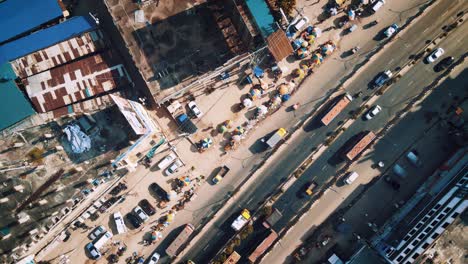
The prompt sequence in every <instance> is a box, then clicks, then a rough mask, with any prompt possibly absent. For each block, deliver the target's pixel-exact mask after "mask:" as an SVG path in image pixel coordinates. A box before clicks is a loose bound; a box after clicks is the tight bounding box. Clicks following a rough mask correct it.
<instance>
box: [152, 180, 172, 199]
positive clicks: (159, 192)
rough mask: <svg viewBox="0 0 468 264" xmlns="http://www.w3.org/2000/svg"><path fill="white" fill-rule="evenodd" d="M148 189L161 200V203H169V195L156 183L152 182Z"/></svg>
mask: <svg viewBox="0 0 468 264" xmlns="http://www.w3.org/2000/svg"><path fill="white" fill-rule="evenodd" d="M150 189H151V190H152V191H153V192H154V193H155V194H156V195H157V196H158V197H159V199H161V200H162V201H166V202H169V201H170V198H169V194H168V193H167V192H166V191H165V190H164V189H163V188H162V187H161V186H159V185H158V184H157V183H155V182H153V183H152V184H151V185H150Z"/></svg>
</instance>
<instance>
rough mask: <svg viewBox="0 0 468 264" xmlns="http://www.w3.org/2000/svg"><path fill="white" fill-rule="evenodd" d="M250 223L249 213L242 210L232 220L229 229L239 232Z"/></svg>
mask: <svg viewBox="0 0 468 264" xmlns="http://www.w3.org/2000/svg"><path fill="white" fill-rule="evenodd" d="M249 221H250V212H249V210H247V209H244V210H242V213H241V214H240V215H239V216H238V217H237V218H236V220H234V222H233V223H232V225H231V227H232V228H233V229H234V230H236V231H240V230H241V229H242V228H243V227H244V226H245V224H247V223H248V222H249Z"/></svg>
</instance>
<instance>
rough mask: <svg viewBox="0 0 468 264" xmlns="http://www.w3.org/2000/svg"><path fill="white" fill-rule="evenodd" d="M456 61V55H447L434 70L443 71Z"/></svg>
mask: <svg viewBox="0 0 468 264" xmlns="http://www.w3.org/2000/svg"><path fill="white" fill-rule="evenodd" d="M454 61H455V58H454V57H447V58H445V59H443V60H441V61H440V62H439V63H437V64H436V66H434V71H435V72H440V71H443V70H445V69H447V68H448V67H449V66H450V65H452V63H453V62H454Z"/></svg>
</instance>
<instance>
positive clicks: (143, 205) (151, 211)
mask: <svg viewBox="0 0 468 264" xmlns="http://www.w3.org/2000/svg"><path fill="white" fill-rule="evenodd" d="M140 207H141V209H143V211H145V213H146V214H147V215H154V214H155V213H156V209H155V208H154V207H153V206H152V205H151V204H150V202H148V200H146V199H143V200H141V201H140Z"/></svg>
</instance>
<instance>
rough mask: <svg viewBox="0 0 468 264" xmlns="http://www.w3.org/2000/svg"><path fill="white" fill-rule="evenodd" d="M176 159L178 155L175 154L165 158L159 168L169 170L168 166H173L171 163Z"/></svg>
mask: <svg viewBox="0 0 468 264" xmlns="http://www.w3.org/2000/svg"><path fill="white" fill-rule="evenodd" d="M175 158H176V155H175V154H174V153H171V154H169V155H167V156H166V157H164V159H162V160H161V161H160V162H159V163H158V168H159V169H160V170H163V169H165V168H167V166H169V164H171V162H172V161H173V160H174V159H175Z"/></svg>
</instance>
